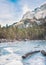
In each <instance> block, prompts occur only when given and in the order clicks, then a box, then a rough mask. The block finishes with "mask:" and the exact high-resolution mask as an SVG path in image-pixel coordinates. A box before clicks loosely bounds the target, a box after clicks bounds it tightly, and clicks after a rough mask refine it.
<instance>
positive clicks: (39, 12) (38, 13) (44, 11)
mask: <svg viewBox="0 0 46 65" xmlns="http://www.w3.org/2000/svg"><path fill="white" fill-rule="evenodd" d="M45 16H46V3H45V4H43V5H42V6H40V7H38V8H36V9H34V11H28V12H26V14H24V15H23V18H22V19H26V18H28V19H33V17H36V19H40V18H44V17H45Z"/></svg>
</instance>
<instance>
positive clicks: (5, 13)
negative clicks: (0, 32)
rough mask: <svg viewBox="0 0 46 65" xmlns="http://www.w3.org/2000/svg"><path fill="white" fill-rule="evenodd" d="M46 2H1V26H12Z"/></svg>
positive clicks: (4, 0) (40, 0)
mask: <svg viewBox="0 0 46 65" xmlns="http://www.w3.org/2000/svg"><path fill="white" fill-rule="evenodd" d="M45 2H46V0H0V24H1V25H2V26H4V25H6V24H9V25H10V24H12V23H15V22H18V21H19V20H21V18H22V16H23V14H24V13H26V12H27V11H29V10H33V9H35V8H36V7H38V6H40V5H41V4H43V3H45Z"/></svg>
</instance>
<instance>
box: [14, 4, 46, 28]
mask: <svg viewBox="0 0 46 65" xmlns="http://www.w3.org/2000/svg"><path fill="white" fill-rule="evenodd" d="M45 22H46V3H45V4H43V5H41V6H40V7H38V8H36V9H34V10H33V11H28V12H26V13H25V14H24V15H23V17H22V19H21V21H20V22H18V23H16V24H14V26H18V27H19V28H25V27H32V26H36V25H41V24H42V23H45Z"/></svg>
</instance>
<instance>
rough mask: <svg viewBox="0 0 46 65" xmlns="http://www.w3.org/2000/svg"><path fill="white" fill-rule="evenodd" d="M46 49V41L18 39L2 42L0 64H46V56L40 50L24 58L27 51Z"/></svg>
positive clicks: (0, 44)
mask: <svg viewBox="0 0 46 65" xmlns="http://www.w3.org/2000/svg"><path fill="white" fill-rule="evenodd" d="M36 50H45V51H46V41H45V40H43V41H41V40H39V41H38V40H36V41H33V40H32V41H16V42H8V43H0V65H46V57H45V56H43V55H42V54H41V53H40V52H39V53H35V54H33V55H32V56H30V57H28V58H26V59H22V55H24V54H25V53H28V52H31V51H36Z"/></svg>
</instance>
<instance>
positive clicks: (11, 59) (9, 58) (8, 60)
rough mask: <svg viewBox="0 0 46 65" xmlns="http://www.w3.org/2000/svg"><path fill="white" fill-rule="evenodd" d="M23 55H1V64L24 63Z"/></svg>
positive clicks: (13, 64)
mask: <svg viewBox="0 0 46 65" xmlns="http://www.w3.org/2000/svg"><path fill="white" fill-rule="evenodd" d="M21 60H22V59H21V56H19V55H16V54H9V55H3V56H1V57H0V65H23V63H22V62H21Z"/></svg>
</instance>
